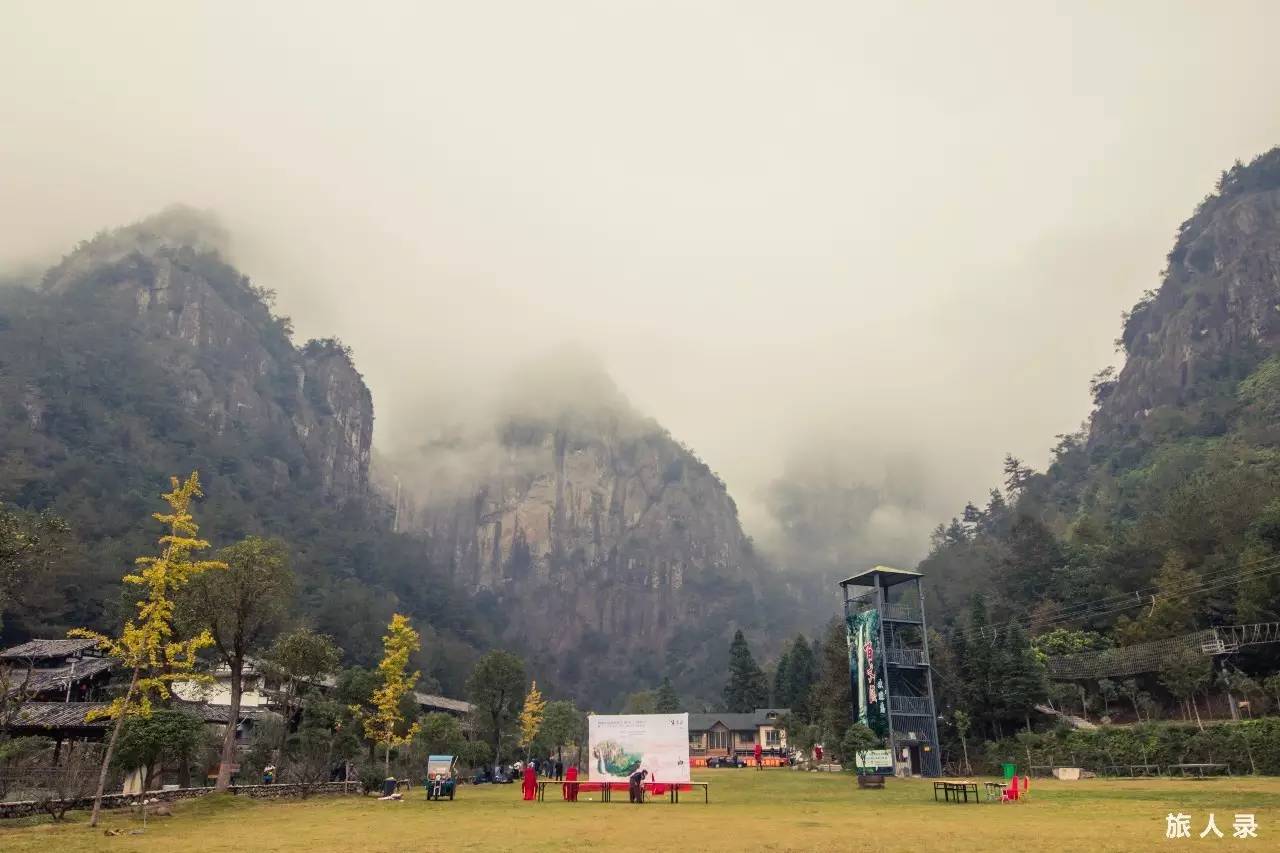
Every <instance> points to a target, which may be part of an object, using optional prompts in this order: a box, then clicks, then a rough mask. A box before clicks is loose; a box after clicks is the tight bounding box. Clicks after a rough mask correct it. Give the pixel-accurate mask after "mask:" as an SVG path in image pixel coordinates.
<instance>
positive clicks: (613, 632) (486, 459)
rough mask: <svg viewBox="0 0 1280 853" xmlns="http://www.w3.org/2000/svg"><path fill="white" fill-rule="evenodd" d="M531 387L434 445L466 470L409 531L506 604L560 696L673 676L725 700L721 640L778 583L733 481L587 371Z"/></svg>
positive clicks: (428, 491)
mask: <svg viewBox="0 0 1280 853" xmlns="http://www.w3.org/2000/svg"><path fill="white" fill-rule="evenodd" d="M519 385H520V387H521V400H520V401H519V402H518V403H516V404H515V405H513V406H511V407H510V408H509V409H508V410H507V411H505V412H504V413H503V415H502V416H501V417H500V418H498V419H497V420H496V421H495V422H494V423H493V424H492V425H491V427H490V428H489V429H486V430H481V431H478V432H476V433H474V434H472V435H470V436H469V437H468V438H466V439H458V438H456V437H455V438H454V439H452V440H450V441H449V442H448V443H446V444H445V445H444V446H436V447H429V448H427V450H426V451H425V452H426V453H427V454H428V455H430V454H432V453H434V454H436V455H437V457H445V458H447V459H452V460H457V459H460V458H465V459H467V460H469V461H468V464H467V465H466V466H465V467H466V470H465V471H464V472H462V474H461V475H460V476H455V478H454V482H452V483H451V484H449V486H448V487H447V488H446V489H445V491H444V493H443V494H441V493H439V492H438V491H437V490H433V488H432V486H433V484H438V483H440V482H441V481H442V478H440V477H437V476H431V475H429V474H424V475H423V476H424V477H425V478H426V482H420V483H418V484H417V486H418V488H417V489H416V491H417V492H418V494H419V495H420V505H419V507H417V508H414V509H408V510H405V511H402V522H403V524H405V525H409V526H411V527H413V528H415V529H418V530H421V531H423V532H425V533H426V534H427V535H428V536H429V538H430V540H431V542H432V547H433V549H434V553H435V562H437V563H438V564H440V565H441V567H442V568H443V567H444V566H448V570H449V571H450V572H451V574H452V576H453V578H454V579H455V581H456V582H458V583H460V584H462V585H464V586H466V587H467V588H469V589H472V590H474V591H476V592H479V593H482V594H484V593H488V594H491V595H492V596H493V597H494V600H495V602H496V609H497V612H498V613H500V616H499V617H498V619H499V621H500V622H501V623H503V625H504V626H505V633H506V636H507V638H508V642H519V643H520V644H521V645H520V647H521V648H522V650H523V652H524V653H525V654H528V655H530V657H531V658H532V661H533V664H534V669H535V671H541V672H544V673H547V674H548V675H550V676H551V677H552V678H553V679H554V680H555V686H556V687H557V688H559V689H561V690H563V691H565V692H568V693H570V694H572V695H577V696H579V697H581V698H583V699H584V700H596V701H617V700H618V699H619V698H620V696H619V694H620V693H621V692H625V691H628V690H636V689H639V688H641V687H647V686H652V685H654V684H656V683H657V682H658V681H659V680H661V678H662V676H663V675H670V676H671V677H672V678H673V679H674V680H675V681H676V683H677V685H678V686H681V687H683V688H685V689H686V691H688V692H690V693H693V694H694V695H708V696H710V695H714V693H715V691H716V690H718V689H719V686H720V684H721V683H722V681H723V673H722V672H720V671H718V670H717V669H716V663H715V661H716V660H718V659H720V658H722V657H723V655H724V648H725V647H726V646H725V645H724V644H727V635H726V637H723V638H722V637H721V636H720V635H721V634H723V633H724V632H725V631H726V630H727V629H728V626H729V625H731V624H745V625H751V624H760V623H761V622H762V614H761V613H760V612H759V603H760V601H761V599H762V597H763V596H764V595H765V588H766V587H767V585H768V579H769V576H768V572H767V570H766V569H765V568H764V567H763V566H762V565H761V564H760V562H759V560H758V559H757V557H756V556H755V554H754V552H753V550H752V547H751V543H750V541H749V540H748V539H747V537H746V536H745V535H744V534H743V532H742V528H741V526H740V524H739V521H738V514H737V507H736V506H735V505H734V502H733V499H732V498H731V497H730V496H729V494H728V492H727V491H726V489H725V486H724V484H723V483H722V482H721V481H720V480H719V478H718V477H716V475H715V474H714V473H713V472H712V471H711V470H710V469H709V468H708V467H707V465H706V464H705V463H703V462H702V461H701V460H699V459H698V458H697V457H696V456H695V455H694V454H693V453H692V452H691V451H689V450H688V449H687V448H685V447H683V446H681V445H680V444H679V443H678V442H677V441H676V440H675V439H673V438H672V437H671V436H670V435H669V434H668V433H667V432H666V431H665V430H663V429H662V428H661V427H660V426H658V425H657V424H656V423H655V422H653V421H651V420H649V419H646V418H644V417H642V416H640V415H639V414H638V413H636V412H635V411H634V409H632V408H631V406H630V405H629V404H628V403H627V402H626V401H625V400H624V399H622V397H621V395H619V394H618V392H617V390H616V389H615V388H613V386H612V383H611V382H609V380H608V379H607V378H606V377H604V376H603V375H602V374H600V373H598V372H595V371H593V370H592V369H590V368H580V369H570V370H568V371H565V370H563V366H561V369H560V370H558V371H557V372H556V373H555V374H554V376H540V377H538V378H536V379H532V380H531V379H530V378H529V377H527V376H525V377H522V378H521V380H520V382H519ZM438 461H439V460H438ZM441 467H444V466H443V465H441V466H439V467H437V469H436V470H437V471H438V470H440V468H441ZM454 468H455V475H456V473H457V472H456V466H454ZM778 603H780V604H782V603H783V602H782V600H781V599H779V602H778ZM783 609H785V608H783ZM712 638H714V640H712ZM708 640H712V642H710V643H708V642H707V641H708ZM712 673H714V674H713V675H712ZM708 677H710V679H711V681H712V685H713V686H711V687H710V689H708V684H706V683H704V681H705V679H707V678H708Z"/></svg>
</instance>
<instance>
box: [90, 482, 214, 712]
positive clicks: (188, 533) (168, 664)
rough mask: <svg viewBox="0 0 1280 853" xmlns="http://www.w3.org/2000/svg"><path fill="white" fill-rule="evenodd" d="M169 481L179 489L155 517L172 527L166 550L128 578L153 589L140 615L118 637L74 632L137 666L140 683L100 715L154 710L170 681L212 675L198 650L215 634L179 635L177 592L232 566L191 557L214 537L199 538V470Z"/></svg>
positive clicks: (140, 561)
mask: <svg viewBox="0 0 1280 853" xmlns="http://www.w3.org/2000/svg"><path fill="white" fill-rule="evenodd" d="M169 482H170V484H171V486H172V489H173V491H171V492H167V493H165V494H164V495H162V497H163V498H164V500H165V502H166V503H168V504H169V507H170V509H171V510H172V512H171V513H153V514H152V518H154V519H156V520H157V521H159V522H160V523H162V524H165V525H167V526H168V527H169V532H168V533H166V534H165V535H163V536H161V537H160V539H159V542H160V555H159V556H158V557H151V556H147V557H139V558H137V559H136V560H135V561H134V564H135V565H136V566H138V567H139V571H138V572H136V573H130V574H126V575H125V576H124V578H123V580H124V582H125V583H130V584H133V585H135V586H142V587H145V588H146V590H147V594H146V596H145V597H144V598H143V599H141V600H139V601H138V602H137V607H138V614H137V618H136V620H134V619H129V620H126V621H125V624H124V628H123V629H122V630H121V632H120V637H119V638H118V639H112V638H110V637H105V636H103V635H101V634H95V633H94V632H92V631H86V630H84V629H76V630H74V631H71V632H70V636H73V637H86V638H91V639H95V640H97V641H98V645H99V646H100V647H101V648H103V649H104V650H106V651H107V652H108V654H110V655H111V656H112V657H117V658H120V660H121V661H122V662H123V663H124V665H125V666H126V667H129V668H130V669H132V670H133V671H134V675H135V678H136V680H137V685H136V689H135V690H134V691H132V692H131V694H130V695H127V696H125V697H122V698H119V699H116V700H115V701H114V702H112V703H111V706H110V707H109V708H107V709H105V710H104V711H102V712H100V714H99V716H107V717H112V718H114V717H118V716H120V715H121V714H126V715H127V714H135V713H136V714H142V715H144V716H145V715H149V714H150V713H151V696H153V695H154V696H159V697H162V698H164V697H167V696H168V695H169V688H168V683H169V682H172V681H176V680H181V681H202V680H207V678H208V677H207V676H204V675H201V674H198V673H196V672H195V671H194V670H195V665H196V652H198V651H199V650H200V649H202V648H205V647H206V646H210V645H212V644H213V638H212V637H211V636H210V634H209V632H208V631H204V632H201V633H200V634H199V635H197V636H195V637H192V638H190V639H187V640H176V641H175V640H174V639H173V612H174V602H173V596H174V594H175V593H176V592H177V591H178V590H180V589H182V587H184V586H186V585H187V583H188V582H189V581H190V580H191V578H193V577H195V576H196V575H198V574H201V573H203V572H206V571H214V570H217V569H225V568H226V567H227V566H226V563H222V562H219V561H217V560H192V559H191V558H190V555H191V553H192V552H193V551H199V550H203V549H205V548H208V547H209V543H208V542H206V541H205V540H203V539H199V538H196V534H197V533H198V532H199V527H198V526H197V525H196V523H195V519H194V518H193V517H192V516H191V512H190V509H191V501H192V500H193V499H194V498H197V497H199V496H200V495H201V494H203V493H202V492H201V491H200V477H199V475H198V474H197V473H196V472H194V471H193V472H192V473H191V476H189V477H187V479H186V481H185V482H180V481H179V480H178V478H177V477H170V478H169Z"/></svg>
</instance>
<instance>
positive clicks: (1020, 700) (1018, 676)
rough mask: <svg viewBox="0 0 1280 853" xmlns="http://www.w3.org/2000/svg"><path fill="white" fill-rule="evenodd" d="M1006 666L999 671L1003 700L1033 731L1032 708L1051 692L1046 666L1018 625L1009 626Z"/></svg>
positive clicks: (1006, 638)
mask: <svg viewBox="0 0 1280 853" xmlns="http://www.w3.org/2000/svg"><path fill="white" fill-rule="evenodd" d="M1004 649H1005V655H1006V658H1005V665H1004V666H1003V667H1002V669H1003V671H1002V672H1001V673H1000V684H1001V688H1002V689H1001V693H1002V694H1003V699H1004V701H1003V702H1002V703H1001V704H1002V705H1003V706H1004V708H1005V711H1006V712H1007V713H1008V714H1009V715H1010V716H1011V717H1013V718H1015V719H1016V718H1021V719H1022V721H1023V722H1024V723H1025V724H1026V727H1027V730H1028V731H1030V730H1031V710H1032V709H1033V708H1034V707H1035V706H1036V704H1038V703H1040V702H1043V701H1044V699H1045V697H1046V696H1047V695H1048V692H1049V683H1048V678H1047V676H1046V675H1045V670H1044V665H1043V664H1042V663H1041V662H1040V659H1039V658H1038V657H1037V656H1036V653H1035V650H1034V649H1032V648H1031V644H1030V643H1029V642H1028V641H1027V635H1026V633H1025V632H1023V630H1022V628H1021V627H1020V626H1019V625H1018V624H1016V623H1015V624H1014V625H1012V626H1010V628H1009V630H1008V632H1007V634H1006V635H1005V641H1004Z"/></svg>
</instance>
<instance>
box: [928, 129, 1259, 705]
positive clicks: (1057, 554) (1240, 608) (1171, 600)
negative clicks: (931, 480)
mask: <svg viewBox="0 0 1280 853" xmlns="http://www.w3.org/2000/svg"><path fill="white" fill-rule="evenodd" d="M1278 190H1280V149H1277V150H1274V151H1271V152H1269V153H1267V154H1265V155H1263V156H1261V157H1259V158H1257V159H1255V160H1254V161H1253V162H1251V163H1250V164H1249V165H1247V166H1244V165H1241V164H1238V163H1237V164H1236V166H1234V167H1233V168H1232V169H1230V170H1229V171H1227V172H1225V173H1224V175H1223V178H1222V180H1221V181H1220V182H1219V187H1218V191H1217V192H1216V193H1215V194H1214V195H1212V196H1210V197H1209V198H1207V199H1206V200H1205V201H1204V202H1203V203H1202V204H1201V205H1200V207H1199V208H1198V209H1197V211H1196V213H1195V215H1194V216H1193V217H1192V218H1191V219H1189V220H1187V222H1186V223H1184V224H1183V226H1182V227H1181V229H1180V230H1179V234H1178V238H1177V242H1176V245H1175V249H1174V251H1173V252H1172V253H1171V254H1170V256H1169V267H1168V269H1167V270H1166V272H1165V274H1164V280H1163V283H1162V285H1161V287H1160V288H1159V290H1157V291H1152V292H1148V293H1147V294H1146V295H1144V297H1143V298H1142V299H1141V300H1140V301H1139V302H1138V304H1137V305H1136V306H1135V308H1134V309H1133V311H1132V312H1129V313H1128V314H1127V315H1126V316H1125V324H1124V332H1123V335H1122V337H1121V340H1120V341H1118V344H1119V345H1121V346H1122V347H1123V348H1124V351H1125V353H1126V356H1127V360H1126V362H1125V364H1124V366H1123V368H1122V369H1121V370H1120V371H1119V372H1118V373H1117V372H1116V371H1113V370H1111V369H1108V370H1106V371H1104V372H1103V373H1101V374H1099V376H1098V377H1096V378H1095V380H1094V383H1093V385H1092V390H1093V394H1094V401H1095V408H1094V411H1093V413H1092V415H1091V416H1090V419H1089V421H1088V423H1087V424H1086V426H1085V427H1084V428H1082V429H1081V431H1080V432H1078V433H1075V434H1072V435H1066V436H1060V437H1059V442H1058V444H1057V446H1056V447H1055V448H1054V451H1053V457H1052V461H1051V463H1050V465H1049V466H1048V468H1047V470H1046V471H1044V472H1034V471H1032V470H1030V469H1029V468H1027V467H1026V466H1025V465H1023V464H1022V463H1021V462H1020V461H1019V460H1017V459H1014V458H1012V457H1010V458H1008V459H1007V461H1006V466H1005V472H1004V474H1005V477H1004V482H1003V483H1002V488H998V489H993V490H992V491H991V493H990V495H989V498H988V499H987V500H986V501H984V502H983V503H982V504H981V505H979V504H970V505H968V506H967V507H965V509H964V511H963V513H962V514H961V515H959V516H957V517H956V518H955V519H953V520H952V521H951V523H950V524H948V525H942V526H939V528H938V529H937V531H935V534H934V537H933V542H932V549H931V552H930V554H929V556H928V557H927V558H926V559H925V560H924V561H923V562H922V563H921V566H920V570H921V571H923V572H924V573H925V574H926V575H927V576H928V578H929V583H928V586H929V588H930V594H931V596H932V598H933V614H934V616H935V617H941V619H936V620H935V621H940V622H942V623H944V628H945V630H944V632H943V634H944V636H945V637H946V642H947V645H948V648H947V649H946V650H945V651H947V652H950V653H953V654H954V655H956V656H957V657H958V658H959V659H960V660H958V662H957V671H958V672H968V676H969V677H968V679H967V680H968V686H969V689H981V684H980V683H978V682H975V681H974V679H973V675H974V673H973V672H972V671H971V670H972V667H973V666H974V665H975V664H974V662H973V661H972V660H965V658H966V656H968V657H969V658H972V656H973V647H972V641H973V638H974V637H975V636H977V635H981V634H984V633H985V635H986V636H988V637H989V638H991V640H992V641H997V642H1001V643H1006V644H1007V643H1009V642H1011V640H1010V639H1009V637H1008V636H1007V635H1006V633H1005V631H1006V628H1005V627H1004V626H1005V625H1006V624H1007V623H1011V622H1013V621H1014V620H1016V622H1017V626H1016V627H1017V629H1018V630H1023V629H1026V630H1029V632H1030V633H1031V634H1032V635H1033V636H1035V635H1040V636H1041V637H1043V636H1047V635H1048V634H1049V633H1050V632H1053V631H1054V629H1057V628H1068V629H1073V630H1074V629H1087V630H1092V631H1096V632H1099V634H1100V635H1101V636H1102V637H1103V638H1104V640H1105V642H1107V643H1113V644H1117V645H1126V644H1132V643H1138V642H1143V641H1147V640H1155V639H1160V638H1163V637H1170V636H1177V635H1180V634H1184V633H1187V632H1189V631H1192V630H1195V629H1197V628H1204V627H1208V626H1213V625H1223V624H1247V623H1253V622H1259V621H1269V620H1275V619H1280V421H1277V417H1276V416H1277V414H1280V267H1277V265H1276V264H1275V263H1274V260H1273V259H1274V258H1275V257H1276V255H1277V252H1280V192H1277V191H1278ZM976 593H982V594H983V595H984V596H985V598H986V600H987V605H988V607H989V611H990V615H989V619H990V622H991V623H992V626H993V628H992V630H985V629H983V628H982V626H976V625H975V617H974V616H973V615H972V614H970V613H968V612H967V611H968V610H969V607H970V602H971V600H972V598H973V596H974V595H975V594H976ZM985 610H986V608H984V612H985ZM996 626H999V630H995V627H996ZM1024 642H1025V641H1024ZM1037 642H1039V641H1037ZM1271 653H1272V654H1273V653H1274V649H1272V650H1271ZM1267 654H1268V652H1267V649H1266V647H1262V651H1261V652H1256V651H1248V650H1243V651H1242V652H1241V653H1240V654H1238V655H1237V656H1235V657H1234V658H1233V659H1232V661H1231V664H1230V666H1231V667H1232V668H1238V669H1240V670H1243V671H1244V672H1247V673H1250V674H1252V675H1255V676H1258V677H1261V676H1265V675H1266V674H1267V672H1269V671H1270V670H1271V669H1273V668H1274V663H1273V662H1271V658H1269V657H1267ZM1170 666H1171V671H1170V672H1169V673H1165V674H1164V675H1163V677H1157V676H1156V675H1152V676H1148V677H1145V681H1144V678H1142V677H1140V678H1139V679H1137V681H1135V683H1134V685H1133V688H1132V691H1131V692H1133V693H1134V694H1135V695H1136V694H1137V693H1138V692H1143V691H1149V692H1154V693H1156V694H1157V695H1158V696H1162V697H1164V699H1165V700H1167V701H1185V700H1186V699H1187V698H1191V699H1192V702H1191V704H1190V705H1189V706H1188V708H1189V709H1190V710H1189V712H1188V715H1189V716H1190V715H1191V713H1190V711H1191V710H1194V704H1195V703H1194V694H1195V693H1196V692H1198V691H1200V690H1203V689H1205V688H1206V687H1207V686H1208V684H1209V683H1210V682H1209V679H1210V678H1211V677H1213V676H1212V673H1204V674H1200V675H1197V678H1196V679H1193V680H1196V681H1197V684H1196V685H1195V686H1194V687H1193V688H1192V689H1190V690H1189V691H1188V690H1187V689H1186V688H1185V685H1183V686H1179V685H1181V684H1182V682H1183V681H1185V679H1182V680H1180V679H1179V677H1178V675H1177V673H1174V672H1172V669H1176V668H1177V667H1174V666H1173V665H1172V664H1171V665H1170ZM966 667H968V668H969V670H966ZM1193 674H1194V673H1193ZM1110 689H1111V690H1112V691H1113V694H1114V695H1118V690H1119V688H1118V687H1117V686H1116V685H1114V684H1113V685H1111V688H1110ZM1090 691H1091V692H1098V693H1099V696H1101V694H1103V693H1106V690H1104V689H1102V688H1099V687H1097V686H1091V687H1090ZM947 698H949V699H954V697H947ZM1148 698H1150V697H1149V696H1148ZM1099 701H1101V700H1099ZM1121 707H1123V705H1121Z"/></svg>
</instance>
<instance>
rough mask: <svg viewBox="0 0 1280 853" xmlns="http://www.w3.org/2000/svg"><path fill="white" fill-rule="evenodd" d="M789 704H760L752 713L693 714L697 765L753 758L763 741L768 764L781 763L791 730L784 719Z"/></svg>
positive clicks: (692, 760) (691, 727)
mask: <svg viewBox="0 0 1280 853" xmlns="http://www.w3.org/2000/svg"><path fill="white" fill-rule="evenodd" d="M790 713H791V710H790V709H789V708H757V709H756V710H754V711H752V712H751V713H749V714H732V713H715V714H690V715H689V760H690V763H691V764H692V765H693V766H694V767H704V766H706V765H707V764H708V763H710V764H713V765H714V764H716V763H719V762H722V761H725V762H735V761H745V762H748V763H749V762H751V761H753V760H754V758H755V748H756V744H760V747H761V753H762V758H763V760H764V763H765V764H766V765H769V764H780V763H782V762H783V761H784V760H785V758H786V755H787V732H786V730H785V729H783V728H781V726H780V722H781V721H782V719H783V718H784V717H786V716H787V715H788V714H790Z"/></svg>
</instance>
